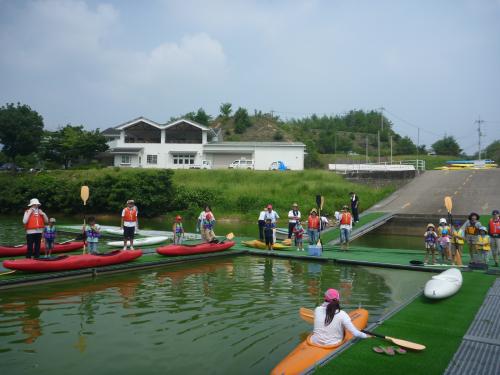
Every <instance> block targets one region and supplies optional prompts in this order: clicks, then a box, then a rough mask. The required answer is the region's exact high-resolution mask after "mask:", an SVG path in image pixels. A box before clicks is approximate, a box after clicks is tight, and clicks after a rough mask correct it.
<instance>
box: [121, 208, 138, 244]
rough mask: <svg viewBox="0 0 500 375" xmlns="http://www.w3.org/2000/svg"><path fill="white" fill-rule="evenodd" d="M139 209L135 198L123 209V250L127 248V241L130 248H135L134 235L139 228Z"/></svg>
mask: <svg viewBox="0 0 500 375" xmlns="http://www.w3.org/2000/svg"><path fill="white" fill-rule="evenodd" d="M138 215H139V211H138V210H137V207H136V206H135V202H134V200H133V199H129V200H128V201H127V207H125V208H124V209H123V210H122V222H121V228H122V229H123V250H127V241H128V242H130V250H134V235H135V232H136V231H138V230H139V219H138V218H137V217H138Z"/></svg>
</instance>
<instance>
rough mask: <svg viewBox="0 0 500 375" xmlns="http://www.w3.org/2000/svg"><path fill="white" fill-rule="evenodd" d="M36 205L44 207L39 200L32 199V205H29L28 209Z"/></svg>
mask: <svg viewBox="0 0 500 375" xmlns="http://www.w3.org/2000/svg"><path fill="white" fill-rule="evenodd" d="M35 204H37V205H39V206H41V205H42V204H41V203H40V201H39V200H38V199H36V198H33V199H31V200H30V203H29V204H28V207H31V206H33V205H35Z"/></svg>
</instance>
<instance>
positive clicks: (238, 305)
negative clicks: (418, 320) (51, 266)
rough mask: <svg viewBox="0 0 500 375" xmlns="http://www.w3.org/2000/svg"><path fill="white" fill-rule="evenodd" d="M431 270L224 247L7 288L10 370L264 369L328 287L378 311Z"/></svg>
mask: <svg viewBox="0 0 500 375" xmlns="http://www.w3.org/2000/svg"><path fill="white" fill-rule="evenodd" d="M428 278H429V276H428V275H427V274H425V273H418V272H409V271H400V270H389V269H377V268H367V267H358V266H338V265H333V264H320V263H314V262H305V261H297V260H284V259H273V258H264V257H252V256H235V257H225V258H220V259H218V260H211V261H199V262H193V263H190V264H183V265H170V266H167V267H163V268H157V269H154V270H147V271H135V272H127V273H126V274H116V275H105V276H100V277H98V278H96V279H90V278H85V279H79V280H75V281H64V282H62V281H61V282H57V283H51V284H45V285H39V286H23V287H20V288H16V289H9V290H3V291H2V292H1V293H0V361H1V363H2V373H5V374H26V373H30V372H33V373H36V374H51V375H54V374H68V373H70V374H89V373H94V374H102V373H110V374H111V373H119V374H138V373H147V374H165V373H169V374H235V373H239V374H264V373H268V372H269V371H270V370H271V369H272V368H273V367H274V366H275V365H276V364H277V363H278V362H279V361H280V360H281V359H282V358H283V357H284V356H285V355H286V354H287V353H288V352H290V351H291V350H292V349H293V348H294V347H295V346H296V345H297V344H298V343H299V342H300V341H301V340H303V339H304V338H305V337H306V335H307V333H308V332H309V331H310V330H311V326H310V325H308V324H307V323H305V322H304V321H302V320H301V319H300V318H299V315H298V309H299V307H301V306H306V307H314V306H315V305H317V304H318V303H319V302H321V295H322V293H323V292H324V290H325V289H327V288H329V287H336V288H338V289H339V290H340V292H341V296H342V297H341V298H342V305H343V308H344V309H346V310H350V309H353V308H357V307H358V306H362V307H364V308H366V309H368V310H369V312H370V321H375V320H377V318H379V317H380V316H381V315H382V314H384V313H386V312H387V311H389V310H390V309H392V308H394V307H396V306H397V305H399V304H400V303H402V302H403V301H405V300H406V299H407V298H409V297H410V296H412V295H414V293H416V292H417V291H418V289H419V288H421V287H422V286H423V285H424V284H425V282H426V281H427V279H428Z"/></svg>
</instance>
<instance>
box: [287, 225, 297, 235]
mask: <svg viewBox="0 0 500 375" xmlns="http://www.w3.org/2000/svg"><path fill="white" fill-rule="evenodd" d="M296 225H297V222H292V223H290V222H288V238H292V233H293V228H295V226H296Z"/></svg>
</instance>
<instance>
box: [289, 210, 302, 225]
mask: <svg viewBox="0 0 500 375" xmlns="http://www.w3.org/2000/svg"><path fill="white" fill-rule="evenodd" d="M295 212H296V213H297V215H295V214H294V212H293V210H290V211H288V219H289V220H288V221H289V222H290V223H295V222H297V220H300V211H299V210H296V211H295Z"/></svg>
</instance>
